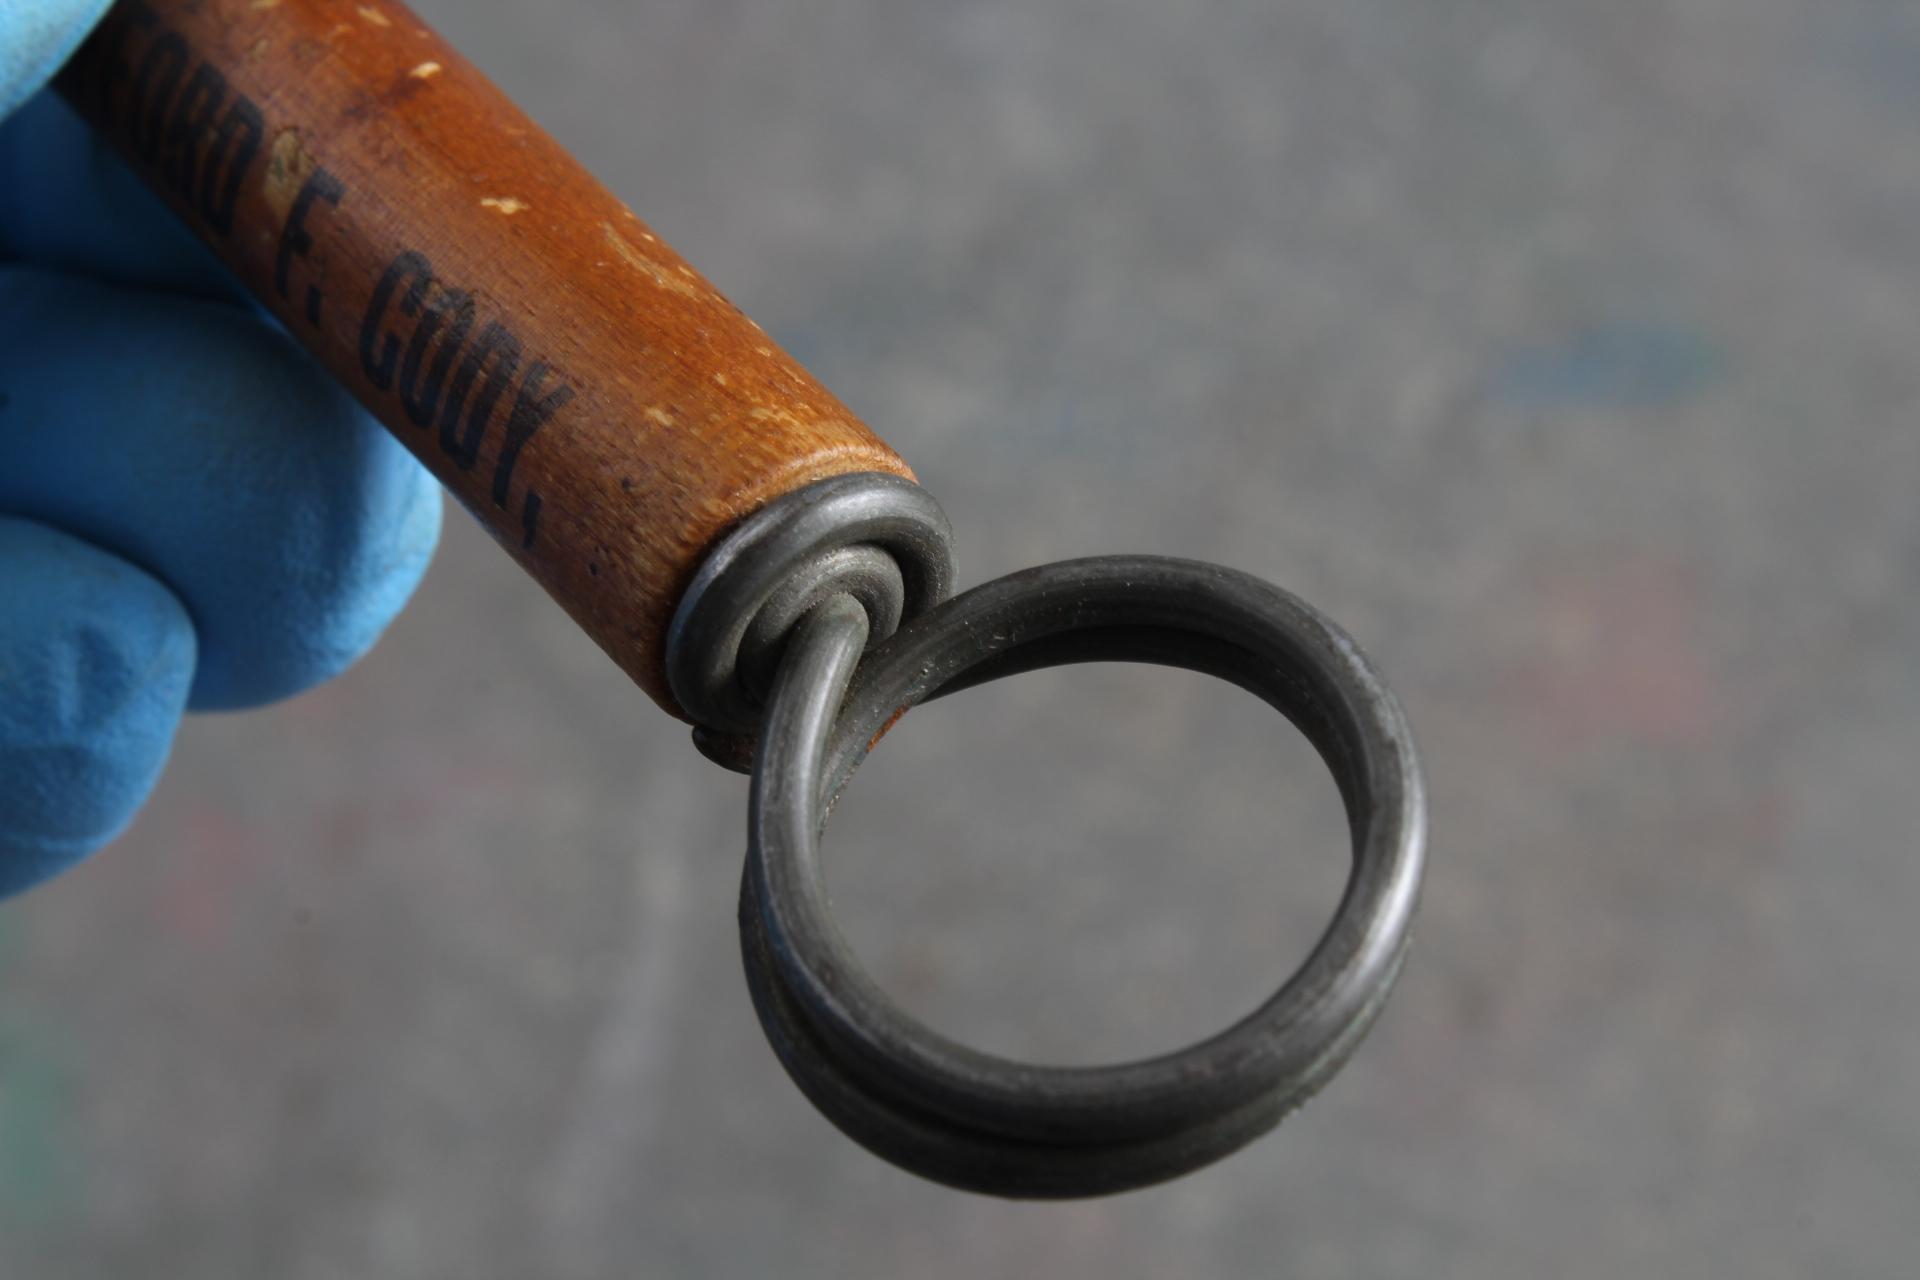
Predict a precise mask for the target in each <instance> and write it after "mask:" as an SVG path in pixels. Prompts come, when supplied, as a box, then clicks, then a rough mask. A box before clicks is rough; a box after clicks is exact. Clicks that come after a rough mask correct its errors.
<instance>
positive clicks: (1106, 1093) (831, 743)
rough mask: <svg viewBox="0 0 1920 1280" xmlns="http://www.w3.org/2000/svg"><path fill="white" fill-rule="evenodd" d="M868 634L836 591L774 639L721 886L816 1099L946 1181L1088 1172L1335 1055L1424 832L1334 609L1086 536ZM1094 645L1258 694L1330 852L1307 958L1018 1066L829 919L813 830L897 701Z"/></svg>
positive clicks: (1358, 1022)
mask: <svg viewBox="0 0 1920 1280" xmlns="http://www.w3.org/2000/svg"><path fill="white" fill-rule="evenodd" d="M865 641H866V617H865V613H864V611H863V610H861V609H860V608H859V607H858V606H857V605H856V604H854V603H853V602H852V601H851V600H849V599H847V598H846V597H835V598H834V599H831V600H829V601H827V602H825V603H823V604H822V605H820V606H819V607H817V608H816V609H815V610H814V611H813V612H812V613H810V614H809V615H807V617H806V618H805V619H803V620H802V621H801V623H800V624H799V626H798V627H797V629H796V631H795V633H794V635H793V637H792V639H791V640H790V642H789V645H788V648H787V657H786V659H785V661H784V662H783V663H782V665H781V668H780V671H779V674H778V676H777V678H776V681H775V685H774V691H773V694H772V697H771V700H770V702H769V706H768V712H767V718H766V720H765V723H764V725H763V728H762V733H761V740H760V752H759V759H758V764H757V768H756V771H755V775H754V787H753V799H752V813H751V819H750V833H751V845H750V848H749V851H748V856H747V865H746V872H745V875H744V876H743V878H742V885H741V901H740V925H741V945H742V952H743V956H744V958H745V961H746V969H747V980H748V986H749V989H750V990H751V992H752V995H753V1000H754V1005H755V1009H756V1011H757V1012H758V1014H759V1016H760V1020H761V1023H762V1025H763V1026H764V1027H765V1029H766V1031H767V1034H768V1037H769V1039H770V1040H771V1041H772V1043H773V1047H774V1049H775V1051H776V1053H777V1054H778V1055H779V1057H780V1060H781V1062H782V1063H783V1064H784V1065H785V1067H786V1069H787V1071H788V1073H789V1074H790V1075H791V1076H792V1077H793V1079H794V1080H795V1082H796V1083H797V1084H799V1086H800V1088H801V1089H802V1090H803V1091H804V1092H805V1093H806V1094H807V1096H808V1097H809V1098H810V1099H811V1100H812V1101H813V1102H814V1104H815V1105H816V1106H818V1107H819V1108H820V1109H821V1110H822V1111H823V1112H824V1113H825V1114H826V1115H827V1117H828V1118H829V1119H830V1120H832V1121H833V1122H834V1123H835V1124H836V1125H838V1126H839V1127H840V1128H841V1129H842V1130H843V1131H845V1132H846V1133H847V1134H848V1135H849V1136H851V1137H853V1138H854V1139H855V1140H856V1141H858V1142H860V1143H861V1144H862V1145H864V1146H866V1147H868V1148H869V1149H870V1150H872V1151H874V1152H875V1153H877V1154H879V1155H881V1156H883V1157H885V1158H886V1159H889V1160H892V1161H894V1162H895V1163H897V1164H900V1165H903V1166H904V1167H906V1168H909V1169H912V1170H913V1171H915V1172H917V1173H920V1174H922V1175H924V1176H926V1177H929V1178H932V1179H935V1180H937V1181H940V1182H944V1183H948V1184H950V1185H953V1186H957V1187H963V1188H967V1189H971V1190H976V1191H983V1192H989V1193H993V1194H999V1195H1006V1196H1021V1197H1050V1198H1052V1197H1070V1196H1084V1195H1096V1194H1104V1193H1107V1192H1112V1191H1119V1190H1125V1189H1128V1188H1132V1187H1138V1186H1144V1185H1146V1184H1149V1183H1152V1182H1157V1181H1160V1180H1163V1179H1165V1178H1169V1177H1173V1176H1176V1175H1178V1174H1180V1173H1184V1172H1186V1171H1188V1170H1191V1169H1194V1168H1197V1167H1199V1166H1201V1165H1203V1164H1206V1163H1209V1162H1210V1161H1212V1160H1215V1159H1218V1158H1219V1157H1221V1156H1223V1155H1226V1154H1227V1153H1229V1152H1231V1151H1233V1150H1235V1149H1237V1148H1239V1147H1240V1146H1242V1145H1244V1144H1245V1143H1247V1142H1248V1141H1250V1140H1252V1139H1253V1138H1255V1137H1257V1136H1258V1135H1259V1134H1261V1133H1263V1132H1265V1131H1266V1130H1268V1129H1270V1128H1271V1127H1272V1126H1273V1125H1275V1124H1276V1123H1278V1122H1279V1120H1280V1119H1281V1118H1282V1117H1283V1116H1284V1115H1285V1114H1286V1113H1287V1112H1289V1111H1291V1110H1292V1109H1293V1108H1295V1107H1297V1106H1298V1105H1299V1104H1300V1103H1301V1102H1303V1101H1305V1100H1306V1098H1308V1097H1309V1096H1311V1095H1312V1093H1313V1092H1314V1091H1315V1090H1316V1089H1318V1088H1319V1086H1320V1085H1321V1084H1322V1083H1323V1082H1324V1081H1326V1080H1327V1079H1328V1078H1329V1077H1330V1076H1331V1075H1332V1074H1333V1073H1334V1072H1335V1071H1336V1070H1337V1069H1338V1068H1339V1066H1340V1065H1341V1064H1342V1063H1343V1062H1344V1061H1345V1060H1346V1057H1347V1055H1348V1054H1349V1053H1350V1052H1351V1051H1352V1050H1353V1048H1354V1046H1355V1045H1356V1044H1357V1043H1358V1041H1359V1040H1360V1038H1361V1037H1362V1036H1363V1035H1364V1034H1365V1032H1366V1030H1367V1028H1368V1027H1369V1026H1370V1025H1371V1024H1372V1021H1373V1019H1374V1017H1375V1015H1376V1014H1377V1013H1378V1012H1379V1010H1380V1008H1381V1006H1382V1004H1383V1003H1384V1001H1385V998H1386V995H1387V993H1388V991H1389V990H1390V989H1391V987H1392V984H1393V980H1394V978H1395V976H1396V975H1397V973H1398V971H1399V966H1400V961H1401V958H1402V956H1403V954H1404V952H1405V948H1406V945H1407V942H1408V938H1409V934H1410V929H1411V924H1412V919H1413V913H1414V907H1415V903H1416V901H1417V898H1418V893H1419V884H1420V876H1421V867H1422V862H1423V858H1424V849H1425V832H1426V810H1425V793H1424V789H1423V785H1422V782H1421V777H1420V771H1419V766H1418V762H1417V760H1416V758H1415V754H1414V749H1413V743H1412V739H1411V737H1410V736H1409V734H1408V730H1407V726H1406V722H1405V719H1404V717H1403V715H1402V714H1401V711H1400V708H1399V705H1398V703H1397V702H1396V701H1395V699H1394V697H1393V695H1392V694H1391V693H1390V692H1389V691H1388V690H1387V688H1386V686H1385V685H1384V684H1383V683H1382V682H1381V680H1380V677H1379V676H1378V675H1377V674H1376V673H1375V671H1374V669H1373V667H1372V666H1371V664H1370V663H1369V662H1368V661H1367V659H1366V658H1365V656H1364V655H1362V654H1361V652H1360V651H1359V649H1358V648H1357V647H1356V646H1355V645H1354V643H1353V641H1352V640H1350V639H1349V638H1348V637H1347V636H1346V634H1345V633H1344V632H1342V631H1341V630H1340V629H1339V628H1338V627H1336V626H1335V625H1334V624H1333V623H1332V622H1331V621H1329V620H1328V619H1327V618H1325V617H1324V616H1323V615H1321V614H1320V613H1318V612H1317V611H1315V610H1314V609H1313V608H1312V607H1311V606H1309V605H1307V604H1306V603H1305V602H1303V601H1301V600H1300V599H1298V598H1297V597H1295V596H1293V595H1291V594H1289V593H1287V592H1285V591H1282V590H1280V589H1279V588H1278V587H1274V586H1272V585H1270V584H1268V583H1265V582H1263V581H1261V580H1259V579H1257V578H1254V577H1251V576H1249V575H1247V574H1243V573H1239V572H1236V571H1234V570H1230V569H1225V568H1222V567H1220V566H1218V565H1210V564H1202V563H1197V562H1194V561H1187V560H1174V559H1167V558H1163V557H1150V556H1108V557H1100V558H1095V559H1089V560H1073V561H1064V562H1061V563H1058V564H1052V565H1047V566H1044V567H1042V568H1038V569H1030V570H1027V571H1025V572H1023V573H1016V574H1012V575H1010V576H1008V577H1006V578H1002V579H999V580H998V581H995V582H990V583H987V584H986V585H984V586H981V587H976V588H975V589H973V590H971V591H968V592H966V593H964V594H963V595H960V596H957V597H955V598H954V599H952V600H949V601H947V602H946V603H945V604H942V605H939V606H937V607H935V608H934V609H933V610H931V611H930V612H928V613H925V614H922V615H920V616H919V617H918V618H916V619H914V620H913V621H911V622H909V623H907V624H906V625H905V626H903V627H902V628H901V629H900V631H899V632H897V633H896V634H895V635H894V636H893V637H892V638H891V639H889V640H887V641H885V642H884V643H882V644H880V645H878V646H876V647H875V648H874V649H873V650H872V652H870V653H868V654H867V656H866V658H865V659H864V660H861V658H860V653H861V649H862V647H863V646H864V644H865ZM1091 661H1132V662H1150V663H1160V664H1164V665H1169V666H1176V667H1184V668H1188V669H1190V670H1194V671H1199V672H1203V673H1206V674H1211V675H1215V676H1219V677H1221V678H1223V679H1226V680H1229V681H1231V682H1233V683H1234V684H1236V685H1239V686H1240V687H1242V688H1244V689H1246V690H1247V691H1249V692H1251V693H1253V694H1254V695H1255V696H1257V697H1259V698H1261V699H1262V700H1264V701H1266V702H1267V703H1269V704H1270V705H1272V706H1273V707H1275V708H1276V709H1277V710H1279V711H1280V712H1281V713H1282V714H1284V715H1285V716H1286V717H1287V718H1288V719H1289V720H1291V721H1292V722H1293V723H1294V724H1295V725H1297V726H1298V727H1299V728H1300V729H1301V731H1302V732H1304V733H1305V734H1306V736H1307V738H1308V739H1309V740H1310V741H1311V742H1312V743H1313V745H1314V747H1315V748H1316V749H1317V750H1318V752H1319V754H1320V756H1321V757H1322V759H1323V760H1325V762H1326V763H1327V765H1328V767H1329V769H1330V770H1331V771H1332V773H1333V776H1334V779H1335V781H1336V782H1337V783H1338V785H1339V788H1340V792H1341V796H1342V798H1343V800H1344V802H1345V805H1346V810H1347V815H1348V820H1349V825H1350V827H1351V830H1352V835H1353V863H1352V869H1351V872H1350V875H1349V878H1348V882H1347V887H1346V891H1345V894H1344V895H1343V897H1342V899H1341V902H1340V905H1339V907H1338V908H1337V910H1336V912H1335V915H1334V918H1333V920H1332V922H1331V924H1330V925H1329V926H1328V928H1327V930H1326V932H1325V933H1324V934H1323V935H1322V936H1321V938H1320V940H1319V942H1318V943H1317V944H1316V945H1315V947H1314V950H1313V952H1312V953H1311V954H1310V955H1309V957H1308V958H1307V960H1306V962H1305V963H1304V964H1303V965H1302V966H1301V968H1300V969H1299V970H1298V971H1297V972H1296V973H1295V974H1294V975H1293V976H1292V977H1291V978H1290V979H1288V980H1287V982H1286V983H1285V984H1284V985H1283V986H1282V987H1281V988H1280V989H1279V991H1277V992H1276V993H1275V994H1274V995H1273V996H1271V997H1270V998H1269V999H1268V1000H1267V1001H1266V1002H1265V1003H1263V1004H1262V1005H1261V1006H1260V1007H1259V1008H1257V1009H1256V1010H1254V1011H1253V1012H1252V1013H1250V1014H1248V1015H1247V1016H1246V1017H1244V1018H1242V1019H1241V1020H1240V1021H1239V1022H1237V1023H1235V1024H1234V1025H1233V1026H1231V1027H1229V1028H1227V1029H1226V1030H1225V1031H1222V1032H1220V1033H1218V1034H1217V1035H1215V1036H1213V1037H1211V1038H1209V1039H1207V1040H1204V1041H1201V1042H1200V1043H1198V1044H1195V1045H1193V1046H1191V1047H1189V1048H1186V1049H1182V1050H1179V1051H1177V1052H1174V1053H1170V1054H1165V1055H1162V1056H1159V1057H1154V1058H1148V1059H1143V1060H1140V1061H1135V1062H1128V1063H1122V1064H1118V1065H1113V1066H1101V1067H1055V1066H1038V1065H1030V1064H1025V1063H1019V1062H1014V1061H1011V1060H1009V1059H1006V1058H1001V1057H997V1056H994V1055H991V1054H985V1053H981V1052H978V1051H976V1050H973V1049H969V1048H966V1047H965V1046H963V1045H960V1044H957V1043H955V1042H953V1041H951V1040H949V1039H947V1038H946V1037H944V1036H942V1035H940V1034H939V1033H938V1032H935V1031H933V1030H932V1029H931V1028H929V1027H927V1026H926V1025H924V1024H923V1023H921V1022H919V1021H918V1020H916V1019H914V1018H913V1017H911V1016H910V1015H908V1014H907V1013H905V1012H904V1011H902V1010H901V1009H900V1008H899V1007H898V1006H896V1005H895V1004H894V1003H893V1002H892V1001H891V1000H890V999H889V998H888V997H887V996H886V995H885V994H884V993H883V992H882V991H881V990H880V988H879V987H878V986H877V985H876V984H875V983H874V982H873V980H872V979H871V978H870V977H868V975H867V974H866V973H865V971H864V970H863V969H862V968H861V966H860V964H859V962H858V960H857V959H856V958H855V957H854V955H853V953H852V951H851V949H850V948H849V947H848V945H847V942H846V940H845V939H844V937H843V936H842V935H841V933H840V931H839V929H838V928H837V927H836V926H835V925H834V923H833V920H832V917H831V914H830V912H829V909H828V905H827V899H826V892H825V887H824V884H823V881H822V876H821V867H820V859H819V837H820V833H821V829H822V827H823V825H824V821H825V816H826V814H827V812H828V811H829V810H830V809H831V807H832V804H833V801H834V799H835V798H836V797H837V796H838V795H839V793H840V790H841V789H842V788H843V787H844V786H845V784H846V782H847V780H848V778H849V777H850V776H851V775H852V773H853V771H854V769H855V768H856V767H857V766H858V765H859V763H860V761H861V760H862V759H863V758H864V757H865V755H866V753H867V751H868V750H869V748H870V747H871V745H872V743H873V742H874V740H875V738H876V737H877V735H878V734H880V733H882V732H884V731H885V730H886V728H887V727H888V726H889V725H890V724H891V723H892V722H893V721H894V720H895V719H897V718H898V716H899V715H900V714H901V713H902V712H903V711H905V710H906V709H907V708H909V707H911V706H913V705H915V704H916V703H919V702H922V701H926V700H928V699H929V698H932V697H936V696H939V695H941V694H943V693H949V692H953V691H955V690H957V689H960V688H964V687H967V686H969V685H973V684H979V683H982V682H984V681H987V680H993V679H997V678H1000V677H1002V676H1007V675H1012V674H1015V673H1017V672H1020V671H1027V670H1035V669H1038V668H1041V667H1048V666H1055V665H1061V664H1066V663H1074V662H1091ZM856 664H858V666H857V671H856Z"/></svg>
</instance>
